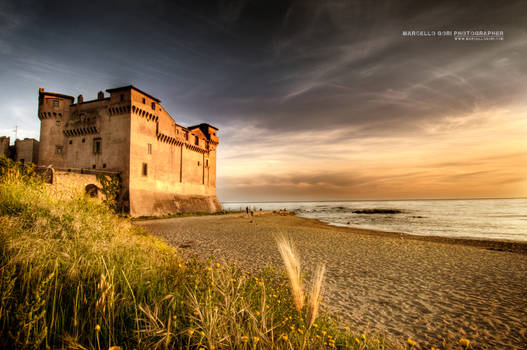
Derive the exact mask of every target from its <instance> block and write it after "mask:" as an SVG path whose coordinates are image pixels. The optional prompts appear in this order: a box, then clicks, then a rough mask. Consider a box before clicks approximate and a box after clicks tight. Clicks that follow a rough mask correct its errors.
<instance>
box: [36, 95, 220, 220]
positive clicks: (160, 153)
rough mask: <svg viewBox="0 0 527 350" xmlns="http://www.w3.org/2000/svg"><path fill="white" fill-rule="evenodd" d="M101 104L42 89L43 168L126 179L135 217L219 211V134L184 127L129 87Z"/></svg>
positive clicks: (101, 97)
mask: <svg viewBox="0 0 527 350" xmlns="http://www.w3.org/2000/svg"><path fill="white" fill-rule="evenodd" d="M106 92H108V93H109V94H110V96H109V97H107V96H105V94H104V93H103V92H102V91H100V92H99V93H98V96H97V99H96V100H90V101H84V99H83V96H82V95H79V96H78V97H77V100H76V101H75V98H74V97H72V96H69V95H64V94H59V93H55V92H47V91H45V90H44V89H40V90H39V107H38V117H39V119H40V121H41V127H40V147H39V157H38V159H39V166H52V167H55V168H57V169H81V170H82V169H85V170H90V171H97V170H100V171H110V172H118V173H119V174H120V176H121V181H122V184H123V192H124V193H125V196H126V202H127V203H128V207H129V210H130V214H131V215H132V216H142V215H165V214H171V213H177V212H188V211H209V212H212V211H217V210H220V209H221V206H220V204H219V202H218V200H217V198H216V148H217V146H218V144H219V138H218V135H217V132H218V129H217V128H215V127H214V126H212V125H209V124H206V123H202V124H198V125H194V126H189V127H183V126H181V125H179V124H177V123H176V122H175V121H174V119H173V118H172V117H171V116H170V114H169V113H168V112H167V111H166V110H165V109H164V108H163V106H162V105H161V100H160V99H158V98H156V97H154V96H152V95H150V94H148V93H146V92H144V91H141V90H139V89H138V88H136V87H134V86H132V85H129V86H123V87H119V88H115V89H108V90H106Z"/></svg>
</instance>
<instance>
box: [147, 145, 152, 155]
mask: <svg viewBox="0 0 527 350" xmlns="http://www.w3.org/2000/svg"><path fill="white" fill-rule="evenodd" d="M148 154H152V144H151V143H149V144H148Z"/></svg>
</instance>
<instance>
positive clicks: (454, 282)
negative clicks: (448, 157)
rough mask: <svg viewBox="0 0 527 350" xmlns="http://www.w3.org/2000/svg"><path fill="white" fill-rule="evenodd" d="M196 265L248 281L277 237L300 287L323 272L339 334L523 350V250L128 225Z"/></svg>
mask: <svg viewBox="0 0 527 350" xmlns="http://www.w3.org/2000/svg"><path fill="white" fill-rule="evenodd" d="M135 224H137V225H140V226H142V227H144V228H145V229H146V230H147V231H149V232H150V233H152V234H154V235H156V236H157V237H160V238H162V239H163V240H164V241H166V242H167V243H168V244H170V245H172V246H174V247H177V248H178V249H179V250H180V252H181V254H182V255H188V256H197V257H198V258H200V259H203V260H204V261H207V259H211V258H212V259H215V260H216V261H224V262H233V261H236V262H238V264H239V266H240V267H241V268H243V269H245V270H247V271H248V272H251V271H255V270H258V269H261V268H263V267H265V266H266V265H268V264H269V263H272V264H273V265H277V266H280V267H281V266H282V262H281V258H280V256H279V254H278V251H277V249H276V243H275V235H276V234H284V235H287V236H289V237H290V238H291V240H292V241H293V243H294V245H295V246H296V248H297V250H298V252H299V254H300V257H301V261H302V269H303V272H304V273H305V275H306V277H307V278H309V276H310V275H311V274H312V272H313V271H314V269H315V267H316V265H317V264H318V263H325V264H326V268H327V274H326V283H325V290H326V294H325V297H324V304H325V306H326V307H327V309H328V310H329V311H330V312H332V314H334V315H335V316H338V319H339V322H340V323H341V324H343V325H349V326H351V327H353V328H354V329H356V330H358V331H361V332H362V331H364V332H369V333H379V334H385V335H386V336H387V337H389V338H394V339H398V340H399V341H402V342H404V341H405V340H406V339H407V338H408V337H410V338H412V339H417V340H418V342H419V344H421V346H423V347H425V348H430V346H436V347H438V346H439V345H440V344H441V342H442V339H446V340H447V341H448V342H449V343H451V344H452V343H455V342H456V341H458V340H459V338H460V337H466V338H468V339H471V340H472V341H473V342H472V344H473V346H472V348H474V349H493V348H507V349H525V344H527V322H526V321H527V320H526V316H525V312H524V310H525V308H526V307H527V295H526V294H525V290H526V289H527V254H526V252H527V244H525V243H522V242H501V241H486V240H463V239H461V240H460V239H457V238H454V239H453V238H446V237H429V236H414V235H409V234H401V233H393V232H383V231H375V230H366V229H357V228H351V227H338V226H332V225H328V224H326V223H324V222H322V221H319V220H316V219H310V218H303V217H298V216H295V215H279V214H272V213H269V212H255V216H250V215H246V214H235V215H222V216H200V217H186V218H176V219H160V220H149V221H136V222H135Z"/></svg>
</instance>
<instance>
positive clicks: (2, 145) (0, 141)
mask: <svg viewBox="0 0 527 350" xmlns="http://www.w3.org/2000/svg"><path fill="white" fill-rule="evenodd" d="M10 141H11V138H10V137H8V136H0V156H1V155H4V156H6V157H8V158H11V159H13V160H15V161H17V162H21V163H22V164H27V163H34V164H37V163H38V145H39V142H38V141H37V140H35V139H30V138H25V139H23V140H19V139H16V140H15V144H14V145H13V146H11V145H10Z"/></svg>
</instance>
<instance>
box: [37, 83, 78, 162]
mask: <svg viewBox="0 0 527 350" xmlns="http://www.w3.org/2000/svg"><path fill="white" fill-rule="evenodd" d="M73 101H74V98H73V97H72V96H68V95H62V94H57V93H54V92H47V91H44V89H42V88H40V89H39V92H38V118H39V119H40V124H41V126H40V147H39V156H38V164H39V165H40V166H48V165H53V166H54V167H56V168H62V167H64V146H65V137H64V133H63V127H64V120H67V119H68V118H69V114H70V105H71V104H72V103H73Z"/></svg>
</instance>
